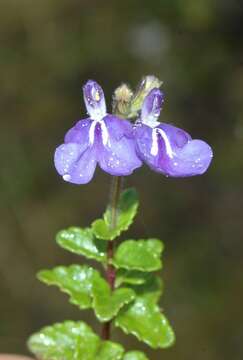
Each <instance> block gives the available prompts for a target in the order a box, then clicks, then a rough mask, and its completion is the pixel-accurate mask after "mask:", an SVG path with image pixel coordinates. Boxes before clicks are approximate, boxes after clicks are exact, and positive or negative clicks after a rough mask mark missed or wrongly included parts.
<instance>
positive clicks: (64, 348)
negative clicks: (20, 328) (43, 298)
mask: <svg viewBox="0 0 243 360" xmlns="http://www.w3.org/2000/svg"><path fill="white" fill-rule="evenodd" d="M28 347H29V349H30V351H31V352H32V353H34V354H35V355H36V357H37V358H41V359H43V360H61V359H63V360H64V359H65V360H81V359H82V360H113V359H114V360H120V359H122V356H123V353H124V350H123V348H122V346H121V345H119V344H116V343H113V342H111V341H101V339H100V338H99V337H98V336H97V335H96V334H95V333H94V332H93V331H92V329H91V328H90V327H89V326H88V325H86V324H85V323H84V322H81V321H79V322H73V321H65V322H64V323H58V324H55V325H53V326H47V327H44V328H43V329H42V330H41V331H40V332H39V333H36V334H34V335H32V336H31V337H30V339H29V341H28Z"/></svg>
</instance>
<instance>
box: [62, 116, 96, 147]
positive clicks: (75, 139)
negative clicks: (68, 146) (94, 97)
mask: <svg viewBox="0 0 243 360" xmlns="http://www.w3.org/2000/svg"><path fill="white" fill-rule="evenodd" d="M91 123H92V120H90V119H83V120H79V121H78V122H76V124H75V125H74V126H73V127H72V128H71V129H70V130H68V132H67V133H66V135H65V138H64V142H65V143H70V142H71V143H76V144H80V145H82V147H83V148H87V147H88V145H89V129H90V126H91Z"/></svg>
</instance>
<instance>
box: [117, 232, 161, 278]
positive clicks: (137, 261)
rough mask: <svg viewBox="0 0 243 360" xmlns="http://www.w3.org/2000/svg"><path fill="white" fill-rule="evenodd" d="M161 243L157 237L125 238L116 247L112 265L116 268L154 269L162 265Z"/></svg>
mask: <svg viewBox="0 0 243 360" xmlns="http://www.w3.org/2000/svg"><path fill="white" fill-rule="evenodd" d="M162 250H163V244H162V242H161V241H160V240H158V239H148V240H127V241H124V242H122V243H121V245H120V246H119V247H118V248H117V250H116V252H115V255H114V259H113V261H112V263H113V265H114V266H115V267H117V268H124V269H128V270H140V271H155V270H158V269H160V268H161V267H162V263H161V259H160V256H161V253H162Z"/></svg>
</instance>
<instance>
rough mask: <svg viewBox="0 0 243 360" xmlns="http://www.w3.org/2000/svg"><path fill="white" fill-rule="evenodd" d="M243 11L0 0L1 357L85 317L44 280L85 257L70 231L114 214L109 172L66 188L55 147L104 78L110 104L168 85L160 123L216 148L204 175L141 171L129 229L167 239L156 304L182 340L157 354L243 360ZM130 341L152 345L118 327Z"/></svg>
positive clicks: (225, 2) (204, 2) (204, 0)
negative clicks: (149, 80) (48, 328)
mask: <svg viewBox="0 0 243 360" xmlns="http://www.w3.org/2000/svg"><path fill="white" fill-rule="evenodd" d="M242 24H243V6H242V2H241V1H236V0H231V1H229V0H221V1H220V0H215V1H214V0H184V1H182V0H160V1H159V0H157V1H152V0H150V1H147V0H136V1H135V0H134V1H105V0H104V1H98V0H97V1H92V0H87V1H84V0H79V1H78V0H42V1H31V0H1V11H0V32H1V35H0V39H1V47H0V79H1V80H0V91H1V94H0V104H1V129H0V151H1V167H0V175H1V177H0V185H1V186H0V198H1V201H0V219H1V228H0V229H1V230H0V234H1V237H0V352H17V353H22V354H24V353H27V349H26V345H25V342H26V338H27V337H28V335H29V334H30V333H32V332H33V331H36V330H37V329H39V328H40V327H41V326H43V325H46V324H50V323H52V322H55V321H62V320H64V319H80V318H81V319H84V320H87V321H88V322H90V323H91V324H92V326H94V328H95V329H96V330H97V331H99V327H98V326H97V325H95V321H94V317H93V315H92V314H91V312H83V313H80V312H79V311H78V310H77V309H76V308H75V307H74V306H72V305H70V304H68V301H67V296H66V295H64V294H60V293H59V292H58V290H57V289H55V288H47V287H45V286H44V285H43V284H41V283H39V282H38V281H37V280H36V278H35V273H36V272H37V271H38V270H39V269H41V268H44V267H52V266H54V265H57V264H70V263H71V262H83V261H84V259H83V258H79V257H77V256H74V255H70V254H69V253H67V252H65V251H64V250H62V249H59V248H58V247H57V245H56V244H55V234H56V232H57V231H58V230H59V229H61V228H65V227H67V226H70V225H80V226H85V225H88V224H89V223H90V222H91V221H92V220H93V219H95V218H96V217H97V216H99V215H100V214H101V213H102V211H103V209H104V208H105V205H106V202H107V199H108V193H109V184H110V178H109V176H108V175H107V174H104V173H102V172H101V171H99V170H98V171H97V172H96V175H95V178H94V180H93V181H92V182H91V183H90V184H88V185H85V186H73V185H70V184H67V183H64V182H63V181H62V179H61V178H60V177H59V176H58V175H57V174H56V172H55V169H54V167H53V151H54V149H55V147H56V146H57V145H58V144H60V143H61V142H62V138H63V135H64V133H65V131H66V130H67V129H68V128H70V127H71V126H72V125H73V123H74V121H76V120H77V119H79V118H81V117H82V116H83V115H84V114H85V111H84V106H83V102H82V99H81V86H82V84H83V83H84V82H85V81H86V80H87V79H89V78H93V79H96V80H97V81H99V82H100V83H101V84H102V86H103V88H104V90H105V92H106V98H107V103H110V99H111V95H112V91H113V90H114V88H115V87H117V86H118V85H119V84H120V83H121V82H122V81H127V82H129V83H130V84H131V85H132V86H136V84H137V82H138V81H139V80H140V78H141V77H142V76H143V75H145V74H154V75H156V76H158V77H160V78H161V79H162V80H163V81H164V84H163V87H162V88H163V90H164V92H165V95H166V102H165V105H164V110H163V114H162V117H161V120H162V121H164V122H169V123H173V124H174V125H177V126H179V127H182V128H184V129H186V130H187V131H188V132H189V133H191V135H192V136H193V137H194V138H202V139H204V140H206V141H207V142H208V143H209V144H211V146H212V147H213V149H214V154H215V157H214V160H213V163H212V166H211V167H210V169H209V171H208V172H207V173H206V174H205V175H203V176H201V177H194V178H187V179H170V178H165V177H163V176H162V175H158V174H156V173H153V172H152V171H150V170H148V168H146V167H143V168H142V169H140V170H138V171H137V172H136V173H135V174H134V175H132V176H131V177H130V178H129V179H127V181H126V185H128V186H130V185H133V186H136V187H137V189H138V191H139V193H140V198H141V208H140V214H139V216H138V217H137V221H136V223H135V225H134V226H133V227H132V229H131V231H130V234H131V236H132V237H139V236H140V237H147V236H151V235H153V236H157V237H160V238H161V239H162V240H163V241H164V243H165V247H166V249H165V253H164V264H165V266H164V270H163V278H164V281H165V285H166V288H165V293H164V296H163V298H162V302H161V305H162V307H163V308H164V309H165V313H166V314H167V316H168V317H169V319H170V321H171V323H172V325H173V327H174V329H175V332H176V335H177V342H176V344H175V346H174V347H173V348H171V349H168V350H163V351H162V350H160V351H157V352H156V351H151V350H148V351H147V354H148V355H149V356H150V358H151V359H166V360H172V359H173V360H175V359H176V360H193V359H197V360H222V359H234V360H240V359H243V347H242V343H243V314H242V300H243V284H242V274H243V271H242V270H243V254H242V250H243V242H242V235H243V231H242V223H243V220H242V209H243V188H242V183H243V45H242V44H243V25H242ZM114 339H115V340H117V341H123V342H124V343H125V345H126V348H127V349H130V348H131V349H132V348H134V349H135V348H137V349H138V348H142V349H144V350H147V348H146V347H145V346H143V345H141V344H140V343H138V342H137V341H136V339H134V338H133V337H125V336H124V335H123V334H122V333H121V332H120V331H116V332H115V335H114Z"/></svg>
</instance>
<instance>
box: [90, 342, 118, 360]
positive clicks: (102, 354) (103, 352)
mask: <svg viewBox="0 0 243 360" xmlns="http://www.w3.org/2000/svg"><path fill="white" fill-rule="evenodd" d="M123 354H124V349H123V347H122V346H121V345H119V344H116V343H114V342H111V341H103V342H102V345H101V347H100V350H99V352H98V354H97V355H96V356H95V359H94V360H120V359H122V358H123Z"/></svg>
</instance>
